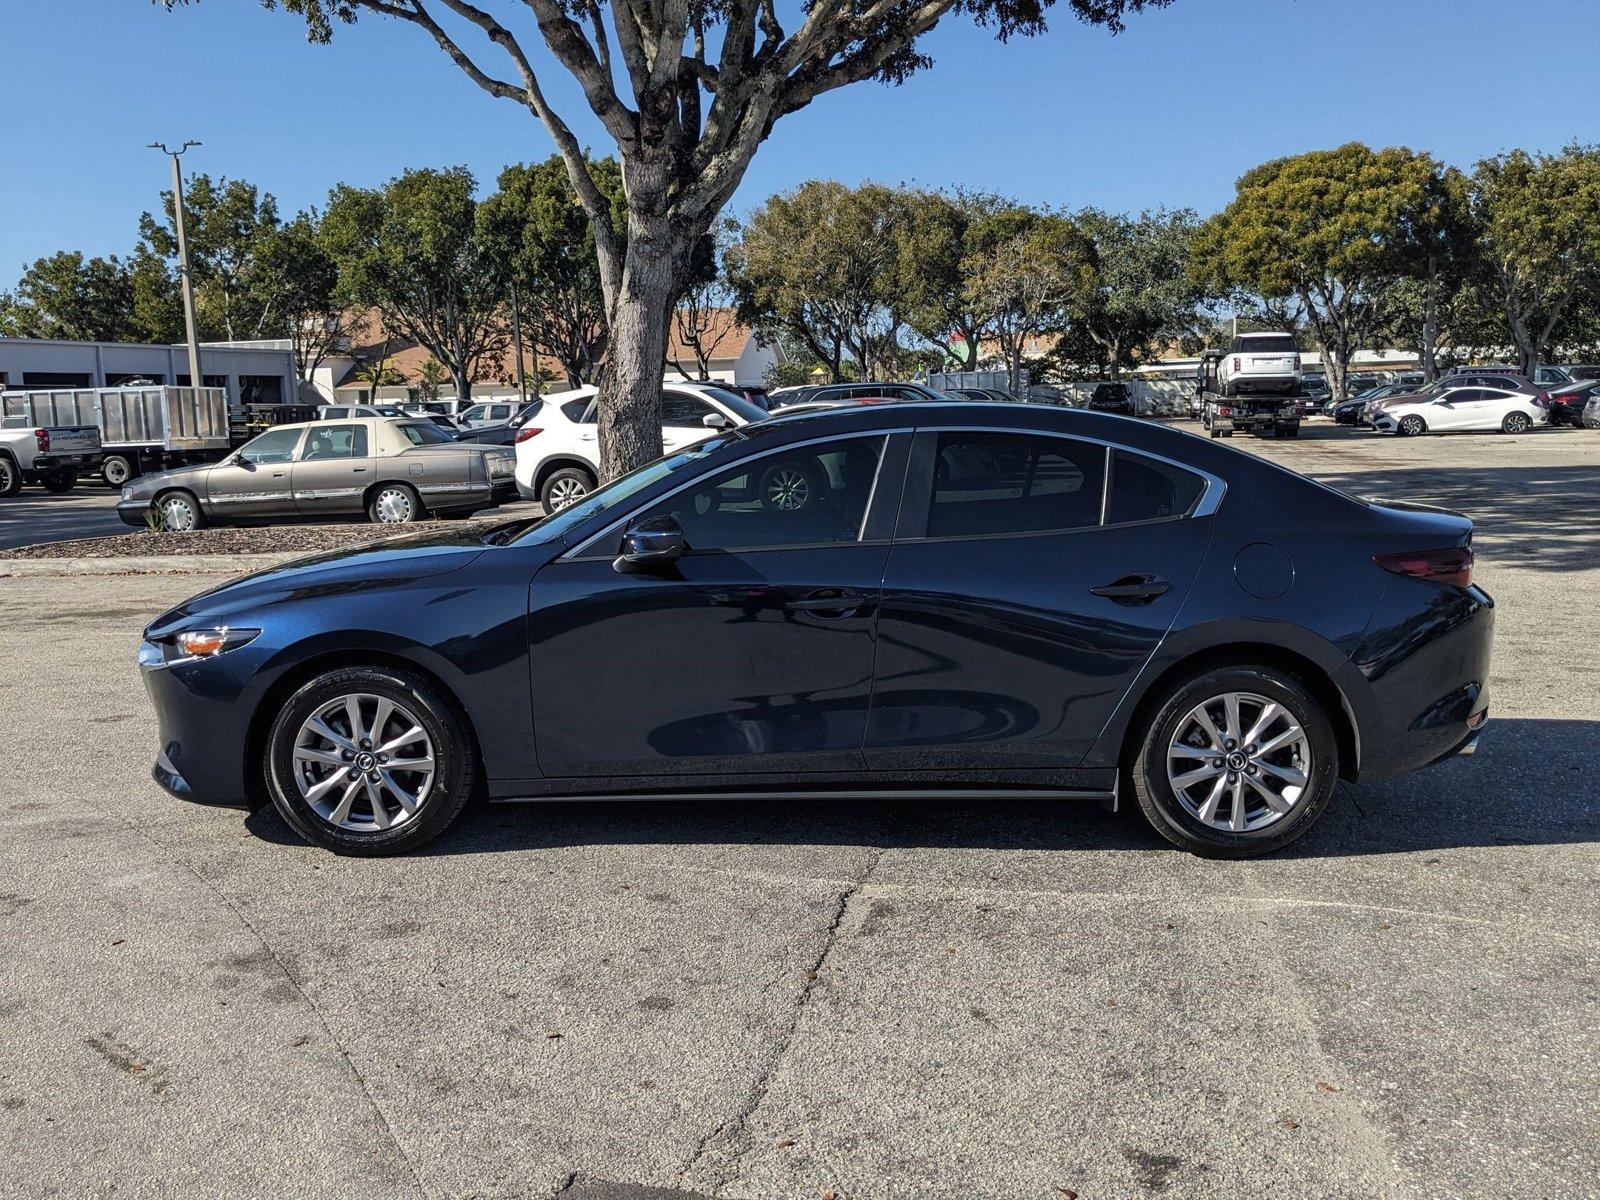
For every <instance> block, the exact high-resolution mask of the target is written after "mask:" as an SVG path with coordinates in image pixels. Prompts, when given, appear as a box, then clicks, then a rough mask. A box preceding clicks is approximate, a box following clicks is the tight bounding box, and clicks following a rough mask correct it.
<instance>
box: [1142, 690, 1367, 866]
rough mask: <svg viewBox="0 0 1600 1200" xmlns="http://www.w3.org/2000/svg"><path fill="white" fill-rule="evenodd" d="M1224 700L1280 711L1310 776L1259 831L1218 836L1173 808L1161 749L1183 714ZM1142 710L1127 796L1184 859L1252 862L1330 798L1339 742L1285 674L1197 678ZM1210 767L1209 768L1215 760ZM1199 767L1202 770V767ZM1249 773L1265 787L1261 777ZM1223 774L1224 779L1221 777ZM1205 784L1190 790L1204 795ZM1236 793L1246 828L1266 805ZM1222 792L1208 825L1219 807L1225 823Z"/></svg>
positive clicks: (1294, 833)
mask: <svg viewBox="0 0 1600 1200" xmlns="http://www.w3.org/2000/svg"><path fill="white" fill-rule="evenodd" d="M1227 693H1236V694H1237V693H1246V694H1249V695H1252V696H1258V697H1262V698H1264V699H1266V700H1269V701H1272V702H1274V703H1275V704H1278V705H1281V706H1282V707H1283V708H1284V709H1285V710H1286V711H1287V713H1288V714H1289V716H1290V717H1291V718H1292V721H1293V723H1296V724H1298V725H1299V727H1300V729H1301V730H1302V731H1303V732H1304V734H1305V739H1306V744H1307V745H1308V746H1309V753H1310V758H1311V773H1310V775H1309V777H1308V778H1307V780H1306V784H1305V787H1304V790H1303V792H1302V793H1301V794H1300V795H1299V796H1298V798H1297V799H1295V800H1294V801H1293V803H1292V806H1291V807H1290V809H1289V811H1288V812H1287V813H1285V814H1282V815H1280V816H1276V817H1275V818H1273V819H1272V820H1271V821H1270V822H1265V823H1262V824H1261V826H1260V827H1259V828H1255V829H1246V830H1244V831H1242V832H1234V831H1232V830H1231V829H1228V830H1224V829H1219V828H1217V827H1215V826H1213V825H1211V824H1207V823H1206V822H1204V821H1202V820H1200V817H1199V815H1198V814H1197V813H1195V812H1191V811H1190V810H1189V809H1188V808H1186V807H1185V806H1184V804H1183V803H1182V802H1181V801H1180V799H1179V797H1178V794H1177V791H1176V789H1174V787H1173V786H1172V783H1171V780H1170V779H1169V777H1168V771H1167V749H1168V747H1169V746H1171V745H1172V744H1173V742H1174V741H1175V740H1176V739H1177V738H1178V737H1179V735H1180V734H1182V733H1183V732H1184V729H1183V727H1184V726H1186V725H1188V724H1189V719H1188V718H1189V714H1190V713H1191V712H1192V711H1193V710H1194V709H1195V708H1196V707H1197V706H1199V705H1201V704H1202V703H1204V702H1206V701H1207V700H1209V699H1211V698H1213V697H1220V696H1222V695H1224V694H1227ZM1145 711H1147V712H1149V713H1150V714H1151V715H1150V719H1149V724H1148V726H1147V728H1146V730H1145V732H1144V736H1143V738H1142V739H1141V741H1140V742H1139V744H1138V748H1137V750H1136V752H1135V757H1134V759H1133V762H1132V764H1131V771H1130V773H1131V775H1132V780H1133V792H1134V797H1135V799H1136V800H1137V802H1138V805H1139V809H1140V811H1141V812H1143V813H1144V815H1145V819H1146V820H1148V821H1149V822H1150V824H1151V826H1152V827H1153V828H1154V829H1155V830H1156V832H1157V833H1159V834H1161V836H1162V837H1164V838H1166V839H1167V840H1168V841H1169V842H1171V843H1172V844H1173V845H1175V846H1178V847H1180V848H1182V849H1184V850H1187V851H1189V852H1190V853H1191V854H1198V855H1201V856H1202V857H1206V858H1251V857H1253V856H1255V855H1258V854H1268V853H1270V852H1272V851H1273V850H1277V849H1279V848H1280V847H1283V846H1286V845H1288V844H1289V843H1290V842H1292V841H1293V840H1294V839H1295V838H1297V837H1299V836H1300V835H1301V834H1303V833H1304V832H1305V831H1306V830H1308V829H1310V828H1311V826H1312V825H1314V824H1315V823H1316V821H1317V819H1318V818H1319V817H1320V816H1321V815H1322V813H1323V811H1324V810H1325V809H1326V808H1327V807H1328V802H1329V801H1330V800H1331V799H1332V798H1333V789H1334V784H1335V783H1336V782H1337V781H1338V778H1339V743H1338V739H1337V738H1336V737H1335V736H1334V731H1333V725H1332V723H1331V722H1330V720H1329V718H1328V715H1327V713H1326V712H1324V711H1323V708H1322V705H1321V704H1320V703H1319V702H1318V701H1317V699H1316V698H1315V697H1314V696H1313V695H1312V694H1311V691H1310V689H1309V688H1307V687H1306V685H1305V683H1304V682H1303V681H1302V680H1300V679H1299V678H1298V677H1296V676H1295V675H1292V674H1290V673H1289V672H1287V671H1283V670H1281V669H1279V668H1277V667H1269V666H1263V665H1244V666H1238V667H1223V668H1216V669H1212V670H1208V671H1203V672H1201V673H1199V674H1196V675H1193V676H1190V677H1188V678H1187V679H1184V680H1182V681H1181V682H1179V683H1177V684H1175V685H1174V686H1173V687H1172V688H1171V689H1170V690H1169V691H1168V692H1167V693H1166V696H1165V697H1164V698H1163V699H1162V700H1160V701H1159V702H1158V703H1157V705H1156V707H1155V708H1154V709H1153V710H1151V709H1146V710H1145ZM1256 711H1259V710H1256ZM1241 717H1242V718H1243V721H1242V723H1243V722H1244V721H1248V717H1245V716H1244V712H1243V709H1241ZM1219 728H1221V727H1220V726H1219ZM1240 732H1244V731H1242V730H1241V731H1240ZM1201 739H1202V743H1203V742H1205V741H1209V740H1210V739H1209V738H1206V737H1205V736H1204V735H1201ZM1236 748H1237V747H1236ZM1278 753H1282V752H1278ZM1178 761H1180V762H1181V761H1183V760H1182V759H1179V760H1178ZM1211 761H1212V764H1213V765H1214V763H1215V761H1216V760H1211ZM1205 765H1206V764H1205V763H1204V762H1202V763H1201V766H1202V767H1204V766H1205ZM1252 765H1253V764H1252ZM1251 774H1252V775H1254V776H1255V777H1256V778H1257V779H1260V780H1262V781H1268V776H1267V775H1266V774H1263V773H1259V772H1252V773H1251ZM1224 775H1227V772H1226V770H1224ZM1227 777H1228V778H1232V776H1227ZM1240 779H1241V781H1243V780H1244V776H1243V775H1241V776H1240ZM1206 782H1208V781H1201V782H1199V783H1197V784H1192V785H1190V786H1191V788H1193V787H1201V788H1204V787H1205V784H1206ZM1240 787H1241V790H1242V792H1243V794H1244V796H1245V805H1246V814H1247V816H1246V820H1247V822H1248V821H1252V820H1257V819H1258V817H1250V816H1249V815H1248V814H1249V812H1250V810H1251V809H1252V808H1255V809H1256V810H1257V812H1258V816H1259V817H1262V818H1264V817H1265V816H1266V815H1267V814H1268V812H1269V811H1270V810H1269V809H1268V808H1267V806H1266V805H1265V804H1264V803H1263V802H1262V801H1261V800H1259V799H1258V798H1257V797H1256V793H1255V792H1254V791H1253V789H1252V788H1251V787H1247V786H1245V784H1244V783H1243V782H1241V784H1240ZM1223 790H1224V792H1225V793H1226V794H1225V795H1224V797H1223V799H1222V801H1221V802H1220V804H1219V807H1218V809H1217V811H1216V812H1215V813H1214V814H1213V817H1214V819H1219V818H1220V814H1221V810H1222V807H1223V806H1226V807H1227V810H1228V815H1229V817H1230V818H1231V817H1232V803H1233V801H1232V793H1231V786H1225V787H1224V789H1223ZM1201 811H1203V806H1202V810H1201Z"/></svg>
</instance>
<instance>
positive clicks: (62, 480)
mask: <svg viewBox="0 0 1600 1200" xmlns="http://www.w3.org/2000/svg"><path fill="white" fill-rule="evenodd" d="M99 463H100V428H99V426H97V425H57V426H49V427H45V426H39V425H33V424H30V423H29V422H28V419H27V418H26V417H5V418H3V419H0V496H15V495H16V494H17V492H18V491H19V490H20V489H21V488H22V485H23V484H24V483H37V484H39V485H40V486H41V487H43V488H44V489H45V491H47V492H70V491H71V490H72V487H73V485H74V484H76V483H77V482H78V473H79V472H80V471H92V470H94V469H95V468H96V467H97V466H98V465H99Z"/></svg>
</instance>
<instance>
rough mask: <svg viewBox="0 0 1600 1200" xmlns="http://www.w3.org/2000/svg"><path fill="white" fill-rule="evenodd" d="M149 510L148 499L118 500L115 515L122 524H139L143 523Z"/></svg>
mask: <svg viewBox="0 0 1600 1200" xmlns="http://www.w3.org/2000/svg"><path fill="white" fill-rule="evenodd" d="M149 511H150V501H149V500H148V499H146V500H120V501H118V502H117V516H118V517H120V518H121V519H122V523H123V524H124V525H135V526H141V525H143V524H144V523H145V515H146V514H147V513H148V512H149Z"/></svg>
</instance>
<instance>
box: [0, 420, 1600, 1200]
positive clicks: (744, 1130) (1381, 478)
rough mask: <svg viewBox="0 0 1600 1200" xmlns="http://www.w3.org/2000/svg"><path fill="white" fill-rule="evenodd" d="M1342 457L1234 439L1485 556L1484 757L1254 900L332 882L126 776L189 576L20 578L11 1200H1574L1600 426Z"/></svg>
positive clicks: (532, 868)
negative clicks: (1487, 679)
mask: <svg viewBox="0 0 1600 1200" xmlns="http://www.w3.org/2000/svg"><path fill="white" fill-rule="evenodd" d="M1325 429H1326V427H1325V426H1324V427H1318V426H1313V427H1311V428H1310V429H1308V432H1307V436H1306V437H1305V438H1303V439H1302V440H1300V441H1298V442H1287V443H1270V442H1261V443H1243V444H1242V445H1241V448H1245V449H1253V450H1256V451H1258V452H1260V453H1263V454H1268V455H1270V456H1272V457H1274V458H1277V459H1279V460H1281V461H1285V462H1287V463H1289V464H1290V465H1294V466H1296V467H1298V468H1301V469H1306V470H1309V471H1311V472H1312V473H1314V474H1318V475H1320V476H1322V477H1324V478H1328V479H1330V480H1333V481H1335V482H1339V483H1341V484H1342V485H1345V486H1350V487H1351V488H1352V490H1356V491H1359V492H1363V493H1367V494H1374V495H1381V494H1387V495H1396V496H1405V497H1409V498H1414V499H1420V500H1427V501H1432V502H1436V503H1443V504H1447V505H1450V506H1453V507H1457V508H1461V509H1463V510H1465V511H1467V512H1468V513H1469V514H1471V515H1473V516H1474V517H1476V518H1477V519H1479V521H1480V533H1479V536H1478V542H1477V544H1478V549H1479V553H1480V555H1481V559H1480V568H1479V579H1480V581H1481V582H1482V583H1483V584H1484V585H1485V586H1486V587H1487V588H1488V590H1489V591H1490V592H1491V593H1492V594H1493V595H1494V596H1495V598H1496V600H1497V602H1498V603H1499V605H1500V618H1499V623H1498V630H1497V642H1496V655H1495V666H1494V671H1495V674H1494V677H1493V679H1492V681H1491V686H1492V689H1493V690H1492V694H1493V697H1494V719H1493V720H1492V721H1491V723H1490V726H1489V732H1488V734H1487V736H1486V738H1485V740H1484V743H1483V749H1482V750H1481V752H1480V754H1479V756H1478V757H1477V759H1476V760H1473V761H1455V762H1449V763H1445V764H1442V765H1440V766H1438V767H1435V768H1433V769H1431V770H1429V771H1426V772H1423V773H1420V774H1417V775H1414V776H1411V777H1408V778H1405V779H1400V780H1394V781H1389V782H1384V783H1378V784H1372V785H1369V786H1363V787H1359V788H1351V787H1348V786H1342V787H1341V789H1340V794H1339V795H1338V797H1337V798H1336V799H1335V802H1334V804H1333V806H1332V807H1331V809H1330V811H1329V813H1328V814H1327V816H1326V818H1325V819H1324V820H1323V822H1322V824H1321V825H1320V826H1319V827H1318V828H1317V829H1316V830H1314V831H1313V832H1312V833H1311V834H1309V835H1308V836H1307V837H1306V838H1304V839H1302V840H1301V841H1300V842H1298V843H1296V844H1295V845H1294V846H1293V847H1291V848H1290V850H1289V851H1288V852H1287V853H1285V854H1282V855H1280V856H1278V857H1274V858H1270V859H1265V860H1258V861H1254V862H1244V863H1237V862H1204V861H1201V860H1198V859H1194V858H1189V857H1187V856H1185V855H1182V854H1180V853H1178V852H1175V851H1172V850H1169V849H1167V848H1165V845H1164V843H1162V842H1160V841H1159V840H1158V839H1157V838H1156V837H1155V836H1154V835H1153V834H1151V833H1149V832H1147V831H1145V830H1143V829H1141V828H1140V827H1139V826H1138V824H1137V823H1136V822H1134V821H1133V820H1131V819H1129V818H1127V817H1126V816H1118V815H1112V814H1108V813H1104V812H1102V811H1100V810H1099V809H1097V808H1093V807H1089V806H1084V807H1077V806H1061V805H1052V804H1048V803H1044V802H1038V803H1022V802H1004V803H994V804H987V805H977V804H954V803H944V802H926V803H914V802H910V801H908V802H904V803H899V804H893V805H884V804H867V803H861V802H837V803H828V804H823V803H814V802H806V803H789V804H784V803H776V802H774V803H769V804H751V805H714V804H639V805H625V804H618V805H601V804H584V805H550V806H530V807H513V808H487V809H479V810H476V811H474V812H472V813H470V814H469V815H468V817H467V819H466V820H464V821H463V823H462V824H461V825H460V826H459V827H458V828H457V829H456V830H455V831H453V832H452V833H451V834H450V835H448V836H447V837H446V838H444V839H441V841H440V842H438V843H436V844H435V845H434V846H433V847H430V848H429V850H427V851H426V852H424V853H422V854H419V855H417V856H414V857H411V858H406V859H399V860H382V861H369V860H353V859H339V858H335V857H333V856H331V855H327V854H324V853H321V852H318V851H313V850H311V849H310V848H308V847H306V846H303V845H301V844H299V843H298V842H297V841H296V840H295V839H294V838H293V836H292V835H291V834H290V833H289V831H288V830H287V829H286V828H285V827H284V826H283V825H282V823H281V822H279V821H278V820H277V819H276V818H275V817H274V816H273V815H272V814H271V813H270V812H264V813H259V814H255V815H253V816H246V815H245V814H243V813H241V812H239V811H237V810H233V809H213V808H206V807H201V806H193V805H186V804H183V803H181V802H179V801H176V800H172V799H170V798H168V797H166V796H165V795H164V794H163V793H162V792H161V791H160V790H159V789H158V788H156V786H155V785H154V784H153V783H151V782H150V781H149V777H148V766H149V762H150V758H151V754H152V752H153V748H154V747H153V743H154V738H155V727H154V722H153V719H152V717H151V714H150V712H149V709H148V706H147V704H146V702H145V699H144V695H143V692H142V689H141V688H140V687H139V684H138V681H137V677H136V671H135V669H134V665H133V651H134V647H135V644H136V641H137V636H138V630H139V628H140V627H141V626H142V624H143V623H144V622H145V621H146V620H147V619H148V618H149V617H150V616H152V615H154V614H155V613H156V612H158V611H159V610H161V609H162V608H164V607H165V606H167V605H169V604H171V603H173V602H175V601H177V600H179V599H181V598H183V597H184V596H187V595H189V594H191V593H193V592H194V591H196V590H199V588H201V587H203V586H205V585H206V584H207V583H208V582H210V581H208V580H206V579H200V578H196V577H193V576H190V577H183V578H171V577H161V576H138V577H99V576H97V577H93V578H77V579H66V578H59V577H38V576H35V577H27V578H16V579H4V580H0V630H3V632H0V639H3V640H0V728H3V729H4V730H5V747H6V750H7V762H8V769H7V771H6V772H5V775H4V777H3V778H0V964H3V969H0V1044H3V1045H4V1047H5V1053H4V1055H3V1056H0V1161H3V1162H4V1163H5V1164H6V1167H5V1169H4V1170H3V1171H0V1195H5V1196H11V1195H17V1196H39V1195H52V1194H64V1195H72V1196H101V1195H111V1194H113V1193H115V1194H116V1195H119V1196H122V1195H134V1196H142V1195H157V1194H168V1193H173V1192H204V1193H205V1194H207V1195H214V1196H256V1195H263V1194H304V1195H341V1196H352V1195H361V1196H403V1195H416V1194H425V1195H430V1196H432V1195H441V1196H443V1195H451V1196H453V1195H483V1196H519V1197H520V1196H531V1197H548V1196H555V1195H560V1196H562V1197H564V1198H565V1200H651V1198H656V1200H671V1198H673V1197H676V1198H678V1200H683V1198H684V1197H695V1196H701V1197H703V1196H710V1195H724V1196H729V1197H807V1196H810V1197H821V1196H823V1195H825V1194H826V1193H827V1192H829V1191H833V1192H834V1193H835V1194H836V1195H837V1196H838V1197H839V1200H858V1198H865V1197H894V1198H898V1197H906V1198H910V1197H919V1198H922V1197H950V1198H952V1200H955V1198H961V1200H967V1198H970V1197H974V1196H984V1197H989V1196H994V1197H1002V1196H1004V1197H1012V1196H1015V1197H1041V1198H1047V1200H1058V1198H1059V1197H1061V1196H1063V1195H1066V1194H1068V1193H1069V1192H1071V1193H1076V1194H1077V1195H1079V1196H1081V1197H1083V1198H1084V1200H1089V1198H1091V1197H1123V1196H1156V1195H1172V1196H1186V1197H1187V1196H1219V1197H1228V1196H1242V1195H1266V1194H1270V1195H1272V1196H1274V1197H1298V1196H1331V1195H1364V1196H1366V1195H1370V1196H1392V1197H1431V1196H1497V1197H1498V1196H1552V1197H1553V1196H1563V1197H1565V1196H1584V1195H1596V1194H1600V1186H1597V1184H1596V1179H1597V1178H1600V1149H1597V1147H1600V1138H1597V1133H1600V1116H1597V1110H1596V1108H1595V1096H1596V1095H1597V1094H1600V1044H1597V1037H1596V1033H1595V1029H1596V1025H1597V1021H1596V1018H1597V1015H1600V1012H1597V1004H1596V970H1595V959H1596V948H1597V946H1596V943H1597V934H1596V930H1597V920H1596V919H1597V916H1600V854H1597V842H1600V784H1597V783H1596V780H1597V779H1600V739H1597V738H1596V736H1595V735H1596V733H1597V732H1600V700H1597V692H1596V688H1595V685H1594V678H1595V676H1596V674H1597V668H1600V510H1597V509H1596V508H1595V506H1594V505H1593V504H1592V503H1591V502H1590V501H1591V500H1592V498H1593V497H1594V496H1595V495H1600V466H1597V465H1596V464H1597V463H1600V453H1597V452H1600V434H1588V433H1577V432H1571V431H1553V432H1548V433H1544V432H1541V433H1538V434H1535V435H1530V436H1528V437H1526V438H1521V439H1507V438H1499V437H1471V438H1467V437H1458V438H1430V439H1421V440H1418V441H1415V442H1410V441H1408V442H1396V441H1388V440H1379V439H1374V438H1370V437H1361V436H1359V435H1356V436H1349V435H1346V434H1343V433H1340V434H1333V433H1331V432H1324V431H1325ZM1235 443H1236V444H1240V439H1235ZM1585 497H1587V498H1589V499H1585ZM0 503H3V502H0ZM0 512H3V510H0ZM1552 514H1554V515H1556V516H1557V517H1559V518H1560V519H1559V520H1554V521H1553V520H1552V519H1551V516H1552Z"/></svg>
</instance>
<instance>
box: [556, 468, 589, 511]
mask: <svg viewBox="0 0 1600 1200" xmlns="http://www.w3.org/2000/svg"><path fill="white" fill-rule="evenodd" d="M588 494H589V485H588V484H586V483H584V481H583V480H581V479H574V478H572V477H571V476H568V477H567V478H565V479H558V480H556V481H555V482H554V483H552V484H551V485H550V507H551V508H552V509H557V508H565V507H566V506H567V505H569V504H574V503H576V502H577V501H579V500H582V499H583V498H584V497H585V496H587V495H588Z"/></svg>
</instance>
